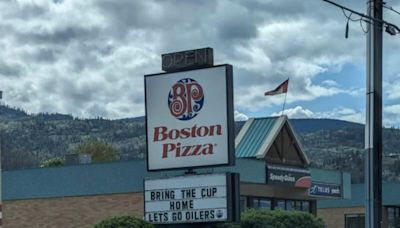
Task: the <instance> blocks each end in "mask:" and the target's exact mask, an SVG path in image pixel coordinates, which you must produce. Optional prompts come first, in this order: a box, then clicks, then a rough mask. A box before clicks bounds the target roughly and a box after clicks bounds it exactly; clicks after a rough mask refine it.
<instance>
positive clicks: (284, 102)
mask: <svg viewBox="0 0 400 228" xmlns="http://www.w3.org/2000/svg"><path fill="white" fill-rule="evenodd" d="M286 96H287V92H286V93H285V100H284V101H283V106H282V114H281V116H283V112H284V111H285V104H286Z"/></svg>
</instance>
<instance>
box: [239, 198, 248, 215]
mask: <svg viewBox="0 0 400 228" xmlns="http://www.w3.org/2000/svg"><path fill="white" fill-rule="evenodd" d="M246 208H247V199H246V196H241V197H240V212H243V211H244V210H245V209H246Z"/></svg>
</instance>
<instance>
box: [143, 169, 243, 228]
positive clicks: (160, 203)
mask: <svg viewBox="0 0 400 228" xmlns="http://www.w3.org/2000/svg"><path fill="white" fill-rule="evenodd" d="M231 175H233V174H232V173H223V174H206V175H193V176H180V177H172V178H164V179H154V180H145V183H144V190H145V196H144V200H145V219H146V220H147V221H149V222H151V223H154V224H174V223H204V222H223V221H232V219H233V217H234V216H235V213H236V212H235V213H233V211H234V210H235V209H233V208H235V206H233V205H232V202H233V200H232V199H233V198H232V197H237V196H234V195H239V192H236V193H235V194H234V193H233V192H232V190H233V189H235V187H234V186H235V185H236V186H238V184H239V183H238V182H237V183H234V182H235V181H231V180H232V179H231V177H232V176H231ZM236 189H238V187H236ZM236 209H238V208H237V207H236ZM237 214H238V213H237Z"/></svg>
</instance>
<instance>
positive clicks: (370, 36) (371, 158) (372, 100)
mask: <svg viewBox="0 0 400 228" xmlns="http://www.w3.org/2000/svg"><path fill="white" fill-rule="evenodd" d="M322 1H325V2H328V3H330V4H332V5H334V6H336V7H339V8H341V9H342V10H343V12H344V11H348V12H350V13H351V14H350V16H347V15H346V14H345V16H346V17H347V21H349V20H351V21H354V19H351V15H352V14H354V15H357V16H359V17H360V19H359V20H360V21H361V20H362V21H364V22H367V23H368V32H367V80H366V81H367V83H366V102H367V106H366V124H365V149H366V156H365V175H364V182H365V227H366V228H381V227H382V32H383V28H385V31H386V32H387V33H388V34H390V35H392V36H393V35H396V34H399V33H400V28H399V27H397V26H396V25H395V24H392V23H389V22H387V21H384V20H383V19H382V11H383V8H384V7H385V8H387V9H390V10H392V11H394V12H396V13H398V14H400V13H399V12H398V11H396V10H393V8H392V7H387V6H384V4H385V3H384V2H383V0H367V7H368V8H367V12H368V15H365V14H363V13H360V12H357V11H355V10H352V9H349V8H347V7H344V6H342V5H339V4H337V3H335V2H333V1H331V0H322ZM347 35H348V24H347V26H346V38H347Z"/></svg>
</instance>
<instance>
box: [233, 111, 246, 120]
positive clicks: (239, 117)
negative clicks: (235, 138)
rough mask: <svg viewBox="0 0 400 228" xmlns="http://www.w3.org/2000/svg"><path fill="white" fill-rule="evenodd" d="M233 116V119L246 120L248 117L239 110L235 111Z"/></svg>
mask: <svg viewBox="0 0 400 228" xmlns="http://www.w3.org/2000/svg"><path fill="white" fill-rule="evenodd" d="M234 116H235V121H246V120H248V119H249V117H248V116H247V115H246V114H244V113H241V112H239V111H235V113H234Z"/></svg>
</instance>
